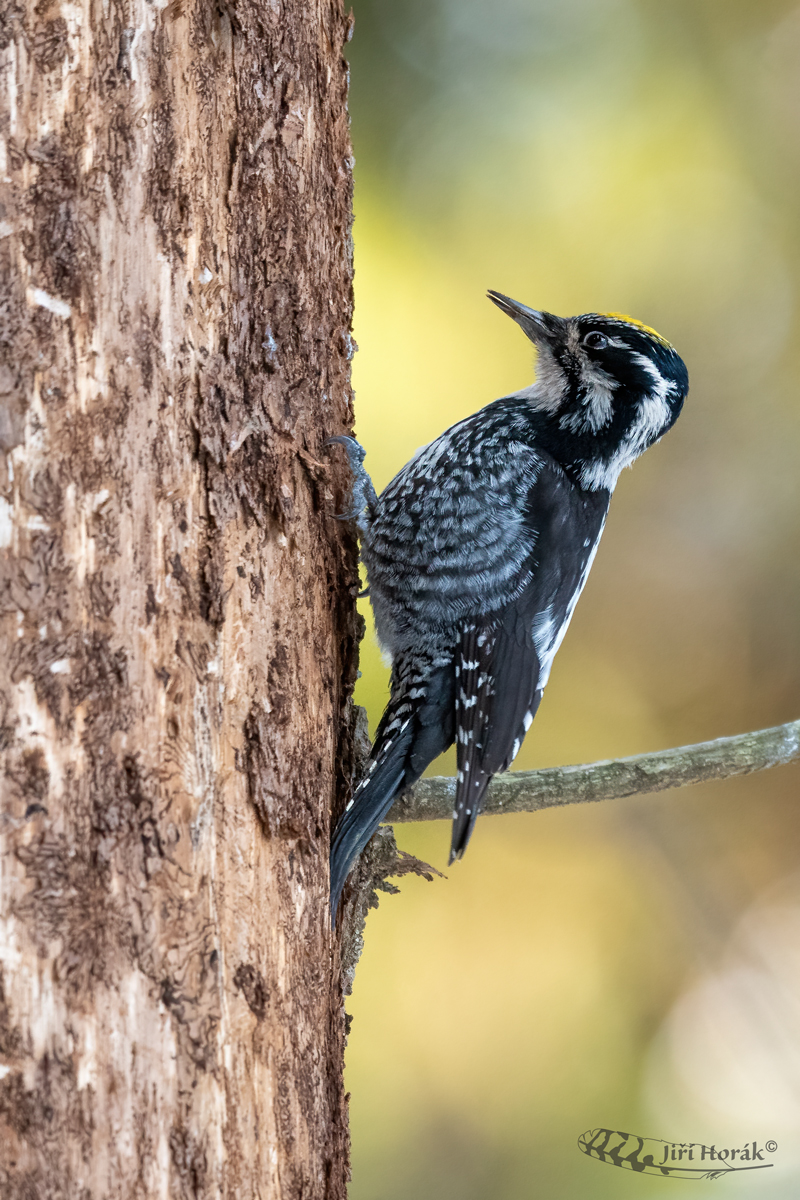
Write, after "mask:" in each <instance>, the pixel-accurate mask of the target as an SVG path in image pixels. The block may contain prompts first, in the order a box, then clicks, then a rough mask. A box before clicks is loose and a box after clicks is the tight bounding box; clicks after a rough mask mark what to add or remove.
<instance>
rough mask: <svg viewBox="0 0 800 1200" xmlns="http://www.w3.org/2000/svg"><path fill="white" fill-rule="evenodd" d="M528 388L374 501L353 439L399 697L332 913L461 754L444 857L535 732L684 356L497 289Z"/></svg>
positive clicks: (465, 425) (597, 317)
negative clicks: (435, 774) (616, 507)
mask: <svg viewBox="0 0 800 1200" xmlns="http://www.w3.org/2000/svg"><path fill="white" fill-rule="evenodd" d="M488 295H489V298H490V299H491V300H492V301H494V303H495V304H496V305H497V307H498V308H499V309H501V311H502V312H504V313H506V314H507V315H508V316H510V317H512V318H513V320H515V321H516V322H517V324H518V325H519V326H520V327H521V329H522V330H523V332H524V333H525V334H526V335H527V336H528V338H530V340H531V341H532V342H533V344H534V346H535V347H536V350H537V366H536V379H535V382H534V383H533V384H532V385H531V386H530V387H527V388H523V389H522V390H521V391H519V392H515V393H514V394H513V395H510V396H505V397H503V398H502V399H500V400H495V401H494V403H492V404H489V405H487V406H486V408H483V409H481V410H480V412H477V413H475V414H474V415H473V416H471V417H467V418H466V420H463V421H459V422H458V424H457V425H453V426H452V428H450V429H448V430H446V431H445V432H444V433H443V434H442V435H441V437H438V438H437V439H436V440H435V441H434V442H431V443H430V445H428V446H425V447H423V449H421V450H420V451H418V452H417V454H416V455H415V456H414V458H412V459H411V461H410V462H409V463H407V464H406V466H405V467H403V469H402V470H401V471H400V473H399V474H398V475H396V476H395V478H394V479H393V480H392V482H391V483H390V484H389V485H388V487H387V488H386V489H385V491H384V492H383V493H382V494H381V496H380V497H377V496H376V494H375V490H374V488H373V487H372V483H371V482H370V479H369V476H368V475H367V473H366V471H365V470H364V468H363V466H362V463H363V458H364V451H363V449H362V448H361V446H360V445H359V444H358V442H356V441H355V439H353V438H347V437H340V438H333V439H331V441H336V442H339V443H341V444H342V445H343V446H344V447H345V449H346V450H347V453H348V456H349V459H350V465H351V469H352V472H353V477H354V485H353V504H352V506H351V508H350V510H349V512H347V513H345V514H343V516H345V517H351V518H353V519H355V521H356V523H357V525H358V528H359V532H360V534H361V544H362V559H363V562H364V565H365V567H366V571H367V579H368V588H369V596H370V600H371V603H372V607H373V610H374V614H375V625H376V629H377V634H378V639H379V641H380V643H381V644H382V646H383V648H384V649H385V650H386V651H388V653H389V654H390V656H391V659H392V675H391V696H390V700H389V703H388V705H387V708H386V711H385V712H384V714H383V717H382V718H381V721H380V724H379V726H378V730H377V733H376V735H375V743H374V745H373V747H372V752H371V755H370V758H369V761H368V764H367V768H366V772H365V774H364V777H363V778H362V780H361V781H360V783H359V784H358V786H357V787H356V790H355V793H354V796H353V799H352V800H351V801H350V804H349V805H348V807H347V810H346V811H345V813H344V815H343V816H342V818H341V820H340V821H339V823H338V825H337V827H336V830H335V834H334V838H333V843H332V848H331V918H332V920H333V921H334V922H335V917H336V908H337V905H338V902H339V897H340V895H341V891H342V888H343V886H344V882H345V879H346V878H347V875H348V873H349V871H350V868H351V867H352V865H353V863H354V861H355V859H356V858H357V856H358V855H359V854H360V852H361V850H362V849H363V847H364V846H365V845H366V843H367V842H368V841H369V839H370V837H371V836H372V834H373V833H374V832H375V830H376V829H377V827H378V825H379V824H380V822H381V821H382V820H383V818H384V817H385V816H386V814H387V812H388V811H389V809H390V807H391V805H392V801H393V800H394V799H395V797H396V796H398V795H399V794H401V793H402V792H403V791H405V790H406V789H407V788H409V787H410V786H411V785H412V784H413V783H414V782H415V781H416V780H417V779H419V777H420V775H421V774H422V772H423V771H424V770H425V768H426V767H427V766H428V764H429V763H430V762H432V761H433V759H434V758H436V757H437V755H439V754H441V753H442V752H443V751H444V750H446V749H447V748H448V747H449V746H451V745H452V744H453V742H455V743H456V755H457V783H456V801H455V809H454V812H453V833H452V842H451V848H450V862H451V863H452V862H453V861H454V860H455V859H458V858H460V857H461V856H462V854H463V853H464V850H465V849H466V846H467V843H468V842H469V839H470V836H471V834H472V831H473V829H474V827H475V821H476V819H477V816H478V813H479V812H480V810H481V804H482V801H483V797H484V794H485V792H486V788H487V787H488V785H489V781H490V780H491V778H492V776H493V775H495V774H497V773H498V772H499V771H505V770H506V768H507V767H509V766H510V764H511V763H512V762H513V760H514V758H515V757H516V754H517V752H518V750H519V748H520V746H521V744H522V741H523V739H524V737H525V734H526V733H527V732H528V729H529V728H530V726H531V722H532V721H533V718H534V716H535V715H536V710H537V708H538V707H539V702H540V700H541V698H542V692H543V690H544V687H545V685H546V683H547V680H548V677H549V675H550V668H551V666H552V663H553V658H554V656H555V653H556V651H557V650H558V647H559V646H560V645H561V641H562V639H563V637H564V634H565V633H566V630H567V626H568V625H569V622H570V619H571V617H572V613H573V611H574V609H575V605H576V603H577V601H578V597H579V596H580V594H581V591H582V589H583V586H584V584H585V583H586V578H587V576H588V574H589V570H590V568H591V565H592V562H593V560H594V556H595V553H596V551H597V546H598V543H599V541H600V536H601V534H602V532H603V527H604V525H605V520H606V514H607V512H608V506H609V502H610V500H611V493H612V492H613V490H614V487H615V485H616V482H617V479H618V478H619V475H620V472H621V471H622V470H623V468H625V467H628V466H630V465H631V464H632V463H633V462H634V460H635V459H637V458H638V457H639V455H640V454H642V453H643V451H645V450H646V449H647V448H648V446H652V445H653V444H654V443H655V442H657V441H658V440H659V438H661V437H662V436H663V435H664V434H665V433H666V432H667V430H668V429H670V428H671V426H672V425H673V424H674V423H675V421H676V420H677V418H678V416H679V414H680V411H681V408H682V407H683V402H684V399H685V397H686V395H687V392H688V386H689V381H688V375H687V371H686V367H685V365H684V363H683V361H682V359H681V358H680V357H679V356H678V354H677V353H676V351H675V350H674V349H673V347H672V346H671V345H670V343H669V342H668V341H666V339H665V338H663V337H661V335H660V334H658V333H656V331H655V330H654V329H651V328H650V327H649V326H647V325H644V324H642V323H641V322H640V321H637V320H634V318H632V317H628V316H625V315H623V314H620V313H586V314H584V315H583V316H578V317H556V316H553V315H552V314H551V313H547V312H538V311H536V310H535V309H532V308H528V307H526V306H525V305H524V304H520V303H518V302H517V301H516V300H511V299H510V298H509V297H508V296H504V295H502V294H501V293H499V292H494V291H490V292H489V293H488Z"/></svg>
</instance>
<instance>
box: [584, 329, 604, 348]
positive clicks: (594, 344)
mask: <svg viewBox="0 0 800 1200" xmlns="http://www.w3.org/2000/svg"><path fill="white" fill-rule="evenodd" d="M583 344H584V346H588V347H589V348H590V349H591V350H605V348H606V346H607V345H608V338H607V337H606V335H605V334H604V333H598V332H597V330H595V331H594V332H593V333H587V335H586V337H585V338H584V339H583Z"/></svg>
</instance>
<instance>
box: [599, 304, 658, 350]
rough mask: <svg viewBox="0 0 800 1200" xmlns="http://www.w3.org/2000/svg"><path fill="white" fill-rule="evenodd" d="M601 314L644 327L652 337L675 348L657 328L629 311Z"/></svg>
mask: <svg viewBox="0 0 800 1200" xmlns="http://www.w3.org/2000/svg"><path fill="white" fill-rule="evenodd" d="M600 315H601V317H610V318H611V320H612V321H624V322H625V324H626V325H635V326H636V328H637V329H642V330H643V331H644V332H645V333H649V334H650V337H652V338H655V339H656V341H657V342H660V343H661V345H662V346H666V347H667V348H668V349H670V350H671V349H672V348H673V347H672V343H671V342H668V341H667V339H666V338H665V337H662V336H661V334H660V333H659V332H658V331H657V330H655V329H653V327H652V325H645V323H644V321H637V320H636V317H630V316H628V314H627V313H615V312H609V313H601V314H600Z"/></svg>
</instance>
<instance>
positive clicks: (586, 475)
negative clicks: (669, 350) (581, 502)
mask: <svg viewBox="0 0 800 1200" xmlns="http://www.w3.org/2000/svg"><path fill="white" fill-rule="evenodd" d="M631 358H632V359H633V360H634V362H636V363H638V365H639V366H640V367H641V368H642V369H643V370H644V371H646V372H647V374H648V375H649V376H650V378H651V379H652V381H653V386H652V389H651V391H650V392H649V393H648V394H647V395H645V396H643V397H642V399H641V400H640V402H639V404H638V406H637V413H636V420H635V422H634V424H633V425H632V427H631V429H630V430H629V432H628V435H627V437H626V438H625V439H624V441H623V442H622V444H621V445H620V447H619V449H618V450H617V453H616V454H615V455H614V457H613V458H612V459H611V460H610V461H609V462H602V461H598V462H591V463H586V465H585V466H584V467H583V469H582V470H581V485H582V486H583V487H585V488H598V487H604V488H608V489H609V491H612V490H613V489H614V487H615V486H616V483H617V480H618V479H619V476H620V473H621V472H622V471H623V470H624V469H625V467H629V466H630V465H631V464H632V463H633V462H635V461H636V459H637V458H638V457H639V455H640V454H642V453H643V452H644V451H645V450H646V449H647V447H648V446H652V445H653V443H654V442H656V441H658V439H659V438H660V436H661V434H662V432H663V430H664V429H665V428H666V426H667V425H668V424H669V420H670V417H671V415H672V413H671V410H670V406H669V400H668V397H669V396H671V395H672V394H673V393H674V391H675V384H674V383H673V382H671V381H670V380H667V379H665V378H664V376H663V375H662V374H661V372H660V371H659V369H658V367H657V366H656V365H655V363H654V362H652V361H651V360H650V359H649V358H647V357H646V356H645V355H644V354H632V355H631Z"/></svg>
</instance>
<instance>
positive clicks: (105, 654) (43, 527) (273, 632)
mask: <svg viewBox="0 0 800 1200" xmlns="http://www.w3.org/2000/svg"><path fill="white" fill-rule="evenodd" d="M347 31H348V22H347V19H346V17H345V14H344V12H343V10H342V8H341V6H340V3H339V0H314V3H312V4H310V5H309V4H300V3H299V2H298V0H284V2H283V3H281V4H278V3H277V2H275V0H265V2H264V3H259V4H256V3H253V2H251V0H233V2H230V3H227V2H226V3H223V4H221V5H220V6H219V7H218V8H217V7H215V6H213V5H212V6H209V5H207V4H202V3H199V2H198V0H171V2H170V3H165V2H164V0H156V2H155V3H152V4H151V3H147V0H130V2H129V3H126V4H123V3H121V2H120V0H110V2H109V3H107V4H105V5H104V6H100V5H99V4H97V3H94V2H93V0H78V2H77V3H75V4H70V5H64V6H62V7H60V8H57V7H55V6H52V5H49V4H48V0H44V3H38V4H35V5H34V3H33V0H26V2H25V3H15V2H14V0H12V3H11V5H10V6H9V7H7V8H6V9H5V12H4V14H3V15H0V96H2V100H0V104H1V105H2V109H1V110H0V188H1V189H2V191H1V192H0V272H1V280H0V282H1V284H2V290H1V292H0V449H2V450H3V454H2V455H0V572H1V574H0V638H2V656H1V657H0V749H1V750H2V753H3V760H4V761H3V765H2V769H3V784H2V801H1V802H0V838H2V846H0V850H1V851H2V857H1V858H0V871H1V872H2V875H1V876H0V1194H1V1195H2V1196H3V1198H4V1200H16V1198H17V1197H19V1198H21V1197H23V1196H24V1197H29V1196H33V1195H36V1196H40V1197H48V1198H49V1197H64V1198H65V1200H66V1198H69V1200H77V1198H79V1197H80V1198H81V1200H90V1198H94V1197H97V1198H99V1197H104V1198H106V1197H108V1198H112V1197H120V1198H121V1200H122V1198H124V1200H132V1198H139V1197H142V1198H145V1197H147V1198H150V1197H156V1196H158V1197H180V1198H189V1197H192V1198H200V1197H203V1198H204V1197H212V1196H213V1197H217V1196H220V1195H221V1196H234V1195H236V1196H242V1197H244V1196H247V1197H251V1196H253V1197H255V1196H260V1197H268V1196H269V1197H272V1196H281V1197H300V1196H302V1197H317V1196H318V1197H322V1196H325V1197H334V1198H335V1197H340V1196H343V1195H344V1192H345V1177H346V1156H347V1132H346V1112H345V1102H344V1097H343V1092H342V1086H341V1067H342V1052H343V1023H342V1009H341V993H340V987H339V982H338V959H337V958H336V951H335V950H332V948H331V945H330V935H329V914H328V908H327V887H328V883H327V878H328V876H327V848H328V840H329V828H330V813H331V810H332V808H334V809H335V808H336V806H337V805H339V806H341V804H342V803H343V800H344V795H345V791H346V786H347V785H346V781H347V780H349V778H350V775H351V768H352V755H353V733H352V713H351V706H350V700H349V692H350V688H351V687H352V683H353V681H354V676H355V666H356V653H355V651H356V644H357V638H358V632H359V631H358V628H357V625H356V617H355V616H354V611H353V601H352V596H353V594H354V591H355V590H356V589H357V587H358V581H357V573H356V569H355V543H354V540H353V537H352V534H351V533H350V532H349V531H348V530H347V529H346V528H344V527H343V526H342V525H340V524H339V523H337V522H335V521H332V520H331V519H330V513H331V511H333V510H334V509H335V503H336V500H337V499H338V498H339V497H340V496H341V493H342V483H343V479H342V476H341V475H337V476H335V477H334V474H333V472H334V470H335V469H336V468H335V464H333V465H331V466H330V467H329V465H328V461H327V459H326V456H325V454H324V449H323V443H324V440H325V438H326V437H327V436H330V435H331V434H335V433H340V432H343V431H347V430H348V429H349V428H350V425H351V423H352V407H351V393H350V389H349V360H350V356H351V350H350V347H351V341H350V333H349V328H350V317H351V276H352V266H351V253H350V212H351V165H352V159H351V155H350V145H349V132H348V125H347V114H346V83H347V81H346V65H345V63H344V61H343V58H342V46H343V42H344V40H345V39H346V36H347ZM338 469H339V470H343V467H342V466H341V464H339V468H338Z"/></svg>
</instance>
